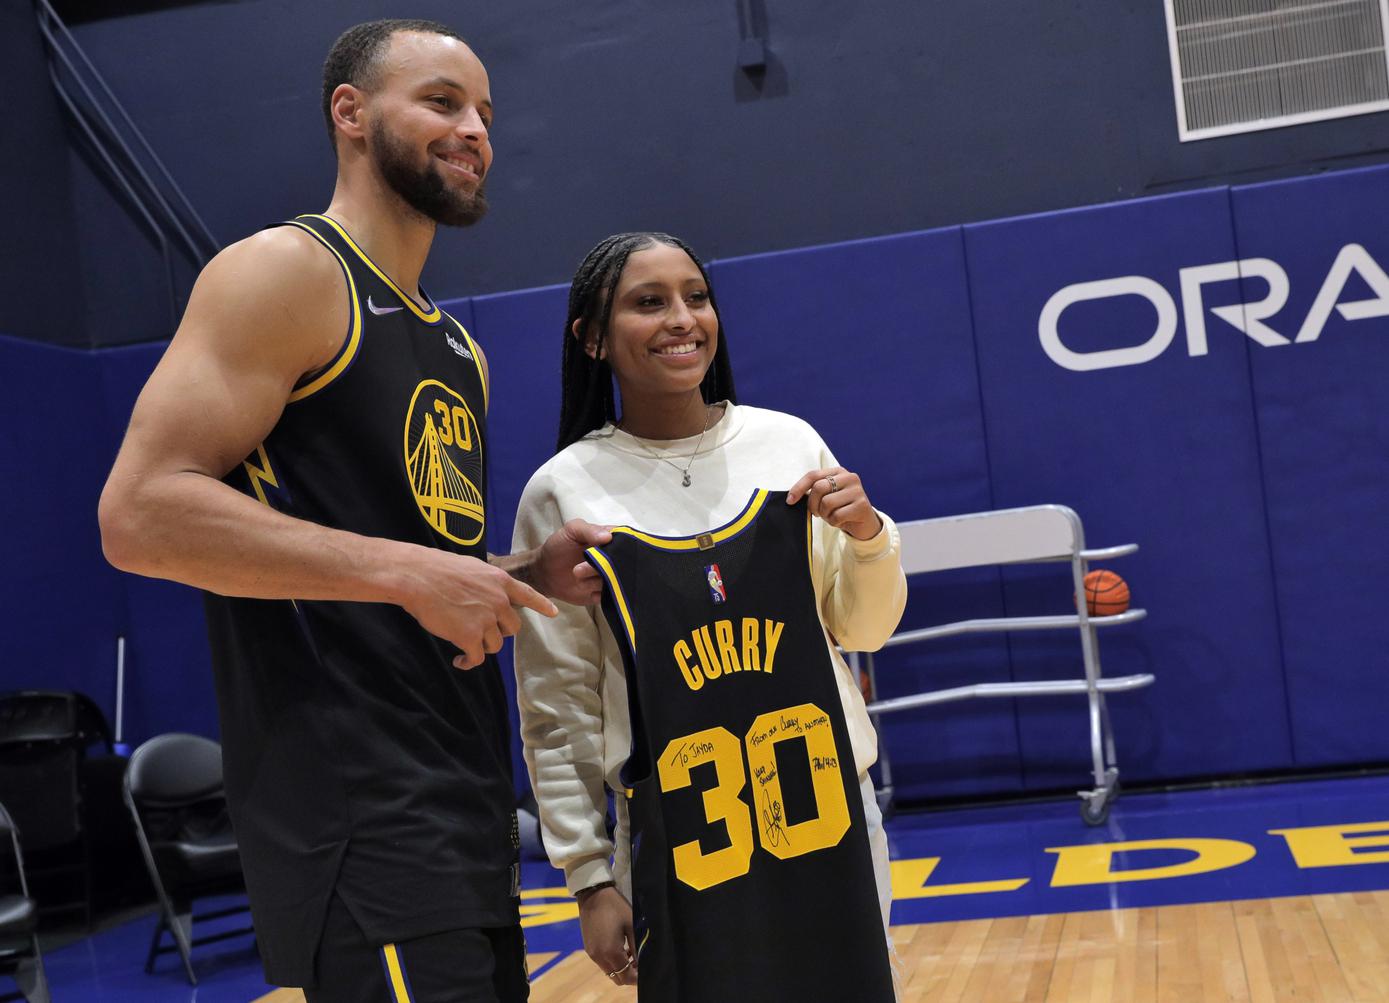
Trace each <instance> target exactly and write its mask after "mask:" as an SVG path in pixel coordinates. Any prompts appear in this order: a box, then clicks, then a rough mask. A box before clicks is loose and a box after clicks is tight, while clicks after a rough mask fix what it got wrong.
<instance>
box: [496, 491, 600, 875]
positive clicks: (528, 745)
mask: <svg viewBox="0 0 1389 1003" xmlns="http://www.w3.org/2000/svg"><path fill="white" fill-rule="evenodd" d="M563 523H564V520H563V519H562V518H561V514H560V510H559V506H558V504H557V502H556V500H555V498H554V496H553V493H552V492H551V491H550V490H549V489H548V481H547V480H546V479H545V478H544V476H543V475H541V476H540V477H538V478H536V479H533V480H532V481H531V483H530V484H529V485H527V487H526V491H525V493H524V494H523V495H522V498H521V504H520V508H519V510H518V511H517V515H516V531H515V534H514V537H513V541H512V549H513V550H516V551H519V550H523V549H529V548H531V547H538V546H539V545H540V544H541V543H542V542H544V540H545V539H546V538H547V537H548V536H549V535H550V533H552V532H553V531H554V530H556V529H558V528H559V527H560V526H561V525H563ZM555 605H556V606H558V607H559V615H558V616H557V617H554V618H553V619H549V618H546V617H543V616H541V615H539V614H538V613H534V612H532V611H530V610H527V609H521V610H520V611H519V613H520V616H521V621H522V623H521V630H520V633H518V634H517V635H516V641H515V662H516V698H517V702H518V704H519V706H520V711H521V740H522V742H523V743H524V747H525V758H526V767H527V769H528V770H529V771H530V778H531V788H532V790H533V791H534V792H535V800H536V803H537V804H538V806H539V809H540V829H541V835H542V838H543V839H544V841H545V849H546V852H547V853H548V854H549V857H550V861H551V862H552V863H553V864H554V865H555V866H556V867H560V868H563V869H564V872H565V879H566V883H567V884H568V886H569V888H570V890H571V891H578V890H579V889H582V888H587V887H589V886H590V885H594V884H598V883H599V882H602V881H609V880H611V879H612V870H611V865H610V863H609V858H610V857H611V855H612V849H613V846H612V842H611V841H610V840H609V839H608V835H607V827H606V824H605V817H606V812H605V809H606V806H607V792H606V789H605V786H604V780H603V705H602V694H601V690H600V686H601V682H602V650H601V640H600V634H599V631H598V625H597V623H596V621H595V619H594V617H595V613H594V611H593V609H591V608H588V607H581V606H571V605H569V604H568V603H556V604H555Z"/></svg>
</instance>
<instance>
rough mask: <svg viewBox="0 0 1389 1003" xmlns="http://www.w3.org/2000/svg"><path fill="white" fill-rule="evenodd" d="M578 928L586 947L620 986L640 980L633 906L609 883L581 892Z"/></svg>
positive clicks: (609, 976) (604, 972)
mask: <svg viewBox="0 0 1389 1003" xmlns="http://www.w3.org/2000/svg"><path fill="white" fill-rule="evenodd" d="M579 930H580V932H581V933H582V934H583V938H584V950H586V951H587V952H588V956H589V957H590V958H592V959H593V963H594V964H595V965H597V966H598V967H599V968H601V969H602V970H603V974H604V975H606V976H607V977H608V980H609V981H611V982H612V983H613V985H617V986H634V985H636V984H637V940H636V935H635V933H634V932H633V929H632V906H631V904H630V903H629V902H628V901H627V900H626V899H625V898H623V896H622V893H621V892H620V891H618V890H617V889H616V888H614V887H613V886H611V885H609V886H606V887H603V888H599V889H598V890H597V891H592V892H580V893H579Z"/></svg>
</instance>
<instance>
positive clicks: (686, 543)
mask: <svg viewBox="0 0 1389 1003" xmlns="http://www.w3.org/2000/svg"><path fill="white" fill-rule="evenodd" d="M766 501H767V489H766V488H758V489H757V490H756V491H754V492H753V494H752V498H751V499H749V500H748V504H747V507H745V508H744V509H743V511H742V512H740V513H739V514H738V515H737V516H735V517H734V519H733V521H732V522H730V523H728V524H727V525H725V526H723V527H722V528H720V529H715V530H710V531H709V532H707V533H696V534H695V535H694V536H652V535H651V534H650V533H643V532H642V531H641V530H639V529H633V528H632V527H631V526H615V527H613V532H614V533H622V534H623V535H624V536H631V537H635V538H636V539H638V540H640V541H641V542H642V543H645V544H648V545H649V546H652V547H659V548H660V549H661V550H710V549H712V548H713V547H714V546H715V545H717V544H720V543H722V542H723V541H724V540H727V539H729V538H731V537H734V536H737V535H738V534H739V533H741V532H742V531H743V530H745V529H747V528H748V525H749V524H750V523H751V522H752V520H754V519H756V518H757V513H758V512H760V511H762V506H763V505H764V504H766Z"/></svg>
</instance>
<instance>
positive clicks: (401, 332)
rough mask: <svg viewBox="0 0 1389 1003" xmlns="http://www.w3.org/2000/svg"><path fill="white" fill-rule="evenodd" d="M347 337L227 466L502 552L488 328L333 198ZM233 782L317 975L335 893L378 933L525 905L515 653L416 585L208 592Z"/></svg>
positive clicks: (267, 950) (293, 965)
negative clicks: (486, 646)
mask: <svg viewBox="0 0 1389 1003" xmlns="http://www.w3.org/2000/svg"><path fill="white" fill-rule="evenodd" d="M281 225H289V226H295V227H299V228H300V229H302V230H304V231H306V232H307V233H309V234H312V235H313V237H314V238H315V239H316V240H317V241H319V242H320V243H321V244H322V245H323V253H325V254H328V253H331V254H332V255H333V256H334V257H335V258H336V259H337V261H338V263H339V264H340V265H341V266H342V270H343V274H344V277H345V279H346V282H347V287H348V293H349V298H350V303H349V306H350V309H351V320H350V323H349V327H348V330H347V332H346V335H345V337H344V341H343V347H342V350H341V352H340V353H339V355H338V356H337V358H336V359H334V360H333V362H332V363H331V364H330V365H328V366H327V367H325V368H324V369H323V370H322V371H321V372H319V373H316V374H312V375H311V376H310V377H309V378H306V379H305V380H303V381H302V382H301V385H300V386H298V387H297V388H296V389H295V391H294V392H293V394H292V395H291V397H290V400H289V403H288V404H287V405H286V406H285V409H284V413H283V415H282V417H281V418H280V420H279V422H278V423H277V424H276V425H275V427H274V429H273V430H272V431H271V432H270V434H269V435H268V436H267V437H266V439H265V441H264V443H262V444H261V445H260V446H259V447H258V448H257V449H256V450H255V452H253V453H252V454H251V456H249V457H247V459H246V461H245V462H244V463H242V464H241V465H240V466H239V467H237V468H236V469H234V470H232V471H231V473H229V474H228V475H227V477H226V482H227V483H228V484H231V485H232V486H234V487H236V488H238V489H239V490H241V491H244V492H246V493H247V494H250V495H252V496H253V497H255V498H257V499H259V500H260V501H262V502H264V503H265V504H267V505H270V506H272V507H274V508H276V509H279V510H281V511H283V512H286V513H288V514H290V515H293V516H297V517H299V518H301V519H307V520H309V521H311V522H315V523H320V524H322V525H325V526H331V527H334V528H337V529H342V530H347V531H349V532H353V533H359V534H362V535H365V536H374V537H386V538H390V539H394V540H403V541H408V542H410V543H416V544H420V545H422V546H426V547H436V548H439V549H442V550H448V551H452V552H454V553H457V554H465V555H469V556H472V557H476V558H479V559H483V560H485V559H486V551H485V547H484V543H483V538H484V531H485V529H486V509H485V505H484V498H485V496H486V478H487V463H486V459H487V454H486V445H487V442H486V435H487V426H486V411H487V385H486V380H485V378H484V373H483V362H482V358H481V356H480V354H479V352H478V349H477V346H476V344H475V343H474V342H473V340H472V338H471V337H470V336H469V335H468V333H467V331H465V330H464V329H463V327H462V326H461V325H459V324H458V322H457V321H455V320H454V319H453V318H452V317H450V316H449V315H448V314H446V313H444V312H443V311H442V310H440V309H439V308H438V307H437V306H436V305H434V304H433V303H431V304H430V308H429V309H428V310H426V309H422V308H421V307H420V306H419V305H418V304H417V303H415V302H414V301H413V300H412V299H411V298H410V297H409V296H407V295H406V294H404V293H403V292H402V291H401V290H400V289H399V288H398V287H397V286H396V285H395V284H394V283H393V282H392V281H391V280H390V279H389V278H388V277H387V276H386V275H385V273H384V272H382V271H381V270H380V269H379V268H378V267H377V266H376V265H375V264H374V263H373V262H372V261H371V259H370V258H369V257H367V255H366V254H365V253H364V252H363V251H362V250H361V249H360V248H359V247H358V246H357V245H356V244H355V243H354V242H353V240H352V238H351V237H350V236H349V235H348V234H347V233H346V231H345V230H343V228H342V227H341V226H339V225H338V224H337V223H336V222H335V221H333V220H332V219H329V218H328V217H326V216H300V217H298V218H297V219H295V220H293V221H291V222H289V223H287V224H281ZM206 607H207V615H208V629H209V635H210V638H211V641H212V649H213V668H214V673H215V676H216V686H217V697H218V706H219V713H220V719H221V729H222V739H223V745H224V750H223V753H224V762H225V769H226V784H227V794H228V798H229V802H230V805H231V810H232V816H233V821H234V823H235V827H236V834H237V840H238V844H239V846H240V850H241V856H242V861H243V865H244V870H245V873H246V879H247V885H248V887H249V891H250V897H251V904H252V909H253V913H254V917H255V922H256V930H257V934H258V938H259V942H260V949H261V954H262V957H263V959H264V961H265V967H266V972H267V975H268V977H269V978H270V980H271V981H272V982H279V983H281V984H287V985H302V984H304V983H305V982H306V980H309V979H311V978H312V971H313V967H312V965H313V956H314V951H315V949H316V947H317V944H318V938H319V931H320V929H321V924H322V918H323V915H324V911H325V909H326V907H327V903H328V900H329V896H330V894H331V893H332V891H333V889H334V887H335V886H336V889H337V892H338V894H339V895H340V896H341V897H342V899H343V900H344V902H345V903H346V904H347V906H348V908H349V910H350V911H351V912H352V914H353V915H354V917H355V918H356V919H357V921H358V922H359V924H360V925H361V926H362V927H363V929H364V931H365V932H366V934H367V936H368V937H369V938H370V939H372V940H373V941H374V942H376V943H387V942H392V941H397V940H405V939H409V938H411V937H415V936H421V935H424V934H427V933H433V932H437V931H440V930H445V929H451V928H461V927H470V926H496V925H505V924H508V923H510V922H514V921H515V920H516V917H517V908H516V902H515V899H514V898H513V896H515V894H516V891H517V890H516V886H515V880H516V861H517V846H518V841H517V839H516V829H515V813H514V810H513V808H514V800H515V796H514V791H513V788H512V781H511V756H510V751H509V729H508V724H507V721H508V718H507V700H506V695H505V691H504V690H503V687H502V682H501V679H500V676H499V673H498V669H497V665H496V662H495V661H494V660H493V659H491V658H489V659H488V660H487V662H486V663H485V664H484V665H481V666H479V667H477V668H475V669H473V670H472V671H469V672H462V671H459V670H457V669H455V668H453V667H452V665H451V661H452V659H453V657H454V655H456V654H457V652H456V651H455V650H454V649H453V648H452V646H451V645H449V644H447V643H446V642H444V641H441V640H439V639H438V638H435V637H433V636H432V635H430V634H429V633H428V632H427V631H425V630H424V629H423V628H422V627H420V625H419V624H418V623H417V622H416V621H415V620H414V618H413V617H411V616H410V615H409V614H408V613H406V612H405V611H404V610H403V609H401V608H400V607H398V606H393V605H388V604H384V603H379V604H378V603H354V602H322V601H304V600H298V601H289V600H276V601H268V600H258V599H241V598H228V597H225V596H219V595H212V594H208V595H207V598H206Z"/></svg>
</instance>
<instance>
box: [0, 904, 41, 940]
mask: <svg viewBox="0 0 1389 1003" xmlns="http://www.w3.org/2000/svg"><path fill="white" fill-rule="evenodd" d="M38 921H39V910H38V907H37V906H35V905H34V903H33V901H32V900H30V899H27V898H25V897H24V896H23V895H0V937H5V936H7V935H11V934H28V933H32V932H33V930H34V928H35V927H36V926H38Z"/></svg>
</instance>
